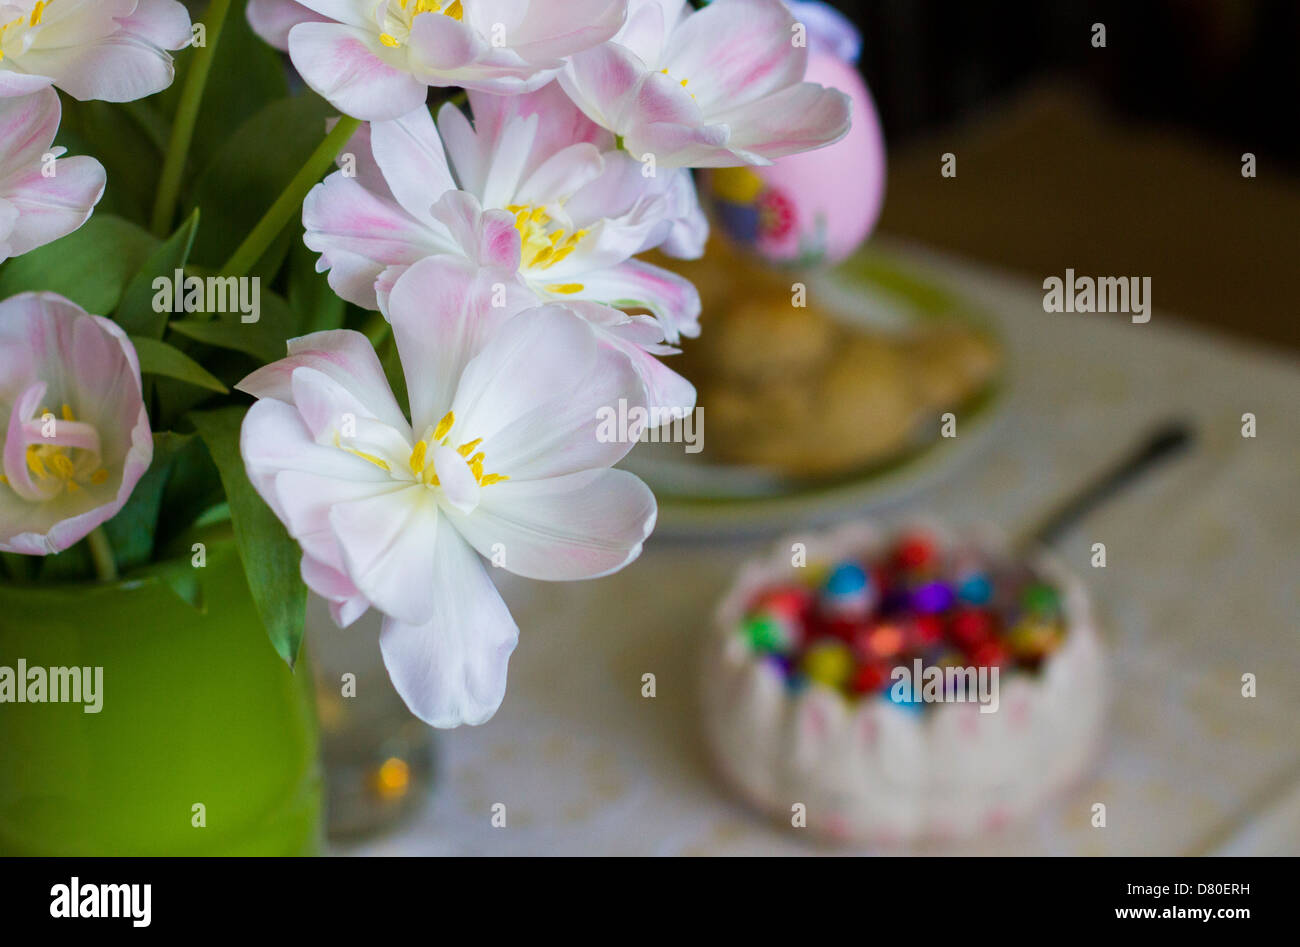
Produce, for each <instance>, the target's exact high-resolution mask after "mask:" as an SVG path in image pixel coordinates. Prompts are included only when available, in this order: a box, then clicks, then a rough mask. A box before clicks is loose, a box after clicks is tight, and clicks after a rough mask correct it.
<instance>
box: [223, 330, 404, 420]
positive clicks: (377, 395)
mask: <svg viewBox="0 0 1300 947" xmlns="http://www.w3.org/2000/svg"><path fill="white" fill-rule="evenodd" d="M288 347H289V354H288V356H287V357H286V358H283V359H281V360H280V361H278V362H272V363H271V364H270V365H266V366H264V367H262V368H259V369H258V370H257V371H255V372H253V374H251V375H249V376H248V377H247V378H245V379H244V380H243V381H241V382H240V383H239V384H238V385H237V386H236V387H237V388H238V389H239V390H240V391H246V392H248V393H249V394H250V395H252V396H253V397H254V398H274V399H276V400H277V401H283V402H286V403H288V404H293V373H294V371H295V370H296V369H298V368H314V369H315V370H317V371H319V372H321V373H323V374H325V375H328V376H329V377H330V378H332V379H334V380H335V381H336V382H338V383H339V384H340V385H342V386H343V387H344V388H347V389H348V390H349V391H351V392H353V393H354V394H355V395H356V396H357V399H358V401H360V402H361V403H362V404H364V405H365V406H366V409H367V411H368V412H369V414H370V415H371V416H373V417H376V418H379V419H380V420H382V421H383V422H384V423H385V424H388V425H391V426H392V427H393V428H395V429H396V430H399V431H402V430H405V431H407V432H408V433H409V431H410V426H409V425H408V424H407V423H406V417H405V415H403V414H402V409H401V408H399V407H398V406H397V401H396V400H395V399H394V398H393V392H392V390H391V389H390V388H389V387H388V379H387V378H386V377H385V376H384V368H383V366H382V365H380V364H379V356H377V355H375V350H374V348H373V347H371V345H370V342H369V340H367V339H366V337H365V336H364V335H362V334H361V333H360V332H352V331H349V330H347V329H335V330H330V331H326V332H313V333H312V334H311V335H304V336H300V337H299V338H296V339H290V340H289V346H288Z"/></svg>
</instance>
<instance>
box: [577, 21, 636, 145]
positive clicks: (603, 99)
mask: <svg viewBox="0 0 1300 947" xmlns="http://www.w3.org/2000/svg"><path fill="white" fill-rule="evenodd" d="M648 74H649V67H648V66H647V64H646V63H645V62H644V61H643V60H642V59H641V58H640V57H639V56H637V54H636V53H634V52H632V50H630V49H628V48H627V47H625V46H623V45H621V44H619V43H605V44H603V45H601V46H596V47H594V48H592V49H589V50H587V51H586V52H583V53H579V54H578V55H576V56H574V57H573V58H572V59H570V60H569V62H568V64H567V65H566V67H565V69H564V71H563V72H561V73H560V76H559V82H560V85H561V86H562V87H563V88H564V91H565V93H566V94H568V96H569V97H570V98H571V99H573V102H574V104H575V105H577V106H578V108H580V109H582V111H583V112H584V113H585V114H586V115H587V117H588V118H590V119H591V120H592V121H593V122H595V123H596V124H597V125H599V126H601V127H602V128H607V129H609V130H610V131H611V132H614V133H615V134H620V132H619V129H624V130H626V129H628V128H630V127H631V123H632V121H633V119H634V117H635V116H634V111H633V106H634V104H635V101H636V96H637V93H638V92H639V91H640V89H641V86H642V85H643V84H644V82H645V80H646V77H647V75H648Z"/></svg>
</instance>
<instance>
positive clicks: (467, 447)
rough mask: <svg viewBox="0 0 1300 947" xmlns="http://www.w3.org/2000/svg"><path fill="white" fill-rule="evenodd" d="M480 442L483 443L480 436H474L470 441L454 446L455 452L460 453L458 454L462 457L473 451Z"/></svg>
mask: <svg viewBox="0 0 1300 947" xmlns="http://www.w3.org/2000/svg"><path fill="white" fill-rule="evenodd" d="M482 443H483V438H481V437H478V438H475V439H474V440H472V441H470V442H469V443H468V444H461V445H460V447H458V448H456V453H458V454H460V456H462V457H468V456H469V455H470V454H471V453H473V451H474V448H476V447H478V446H479V445H480V444H482Z"/></svg>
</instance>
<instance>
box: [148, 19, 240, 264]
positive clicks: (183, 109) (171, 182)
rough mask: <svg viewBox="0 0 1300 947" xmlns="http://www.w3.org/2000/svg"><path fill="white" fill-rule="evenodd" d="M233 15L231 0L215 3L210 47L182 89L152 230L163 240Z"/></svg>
mask: <svg viewBox="0 0 1300 947" xmlns="http://www.w3.org/2000/svg"><path fill="white" fill-rule="evenodd" d="M229 12H230V0H212V4H211V5H210V6H209V7H208V15H207V23H206V24H205V25H206V27H207V40H206V45H204V46H201V47H200V48H199V50H198V52H197V53H195V54H194V61H193V62H191V63H190V71H189V74H188V75H187V76H186V77H185V88H184V89H182V90H181V101H180V105H179V106H177V108H176V118H175V120H174V121H173V122H172V133H171V139H170V140H169V141H168V142H167V154H166V156H165V158H164V160H163V168H162V176H161V177H160V178H159V179H158V194H157V196H156V197H155V198H154V205H153V220H152V225H151V229H152V230H153V232H154V236H156V237H158V238H159V239H161V238H163V237H166V236H167V235H168V234H170V233H171V232H172V220H173V219H174V218H175V216H176V201H177V198H179V197H180V193H181V180H182V179H183V178H184V177H185V162H186V160H187V159H188V157H189V153H190V142H191V141H192V140H193V139H194V125H195V123H196V122H197V121H198V118H199V106H200V105H202V104H203V90H204V88H205V87H206V86H207V84H208V73H209V72H211V71H212V60H213V58H215V56H216V54H217V43H218V41H219V40H220V39H221V30H222V27H224V26H225V25H226V14H227V13H229Z"/></svg>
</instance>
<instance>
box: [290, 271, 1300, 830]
mask: <svg viewBox="0 0 1300 947" xmlns="http://www.w3.org/2000/svg"><path fill="white" fill-rule="evenodd" d="M915 258H916V259H917V261H918V262H919V263H920V264H921V265H923V266H924V267H925V268H927V269H928V270H929V271H931V272H932V273H933V275H934V276H935V277H936V278H938V279H941V280H943V281H945V282H946V283H948V284H950V285H952V286H953V287H954V288H957V289H959V290H961V291H962V292H964V293H966V294H968V295H969V296H970V298H971V299H972V300H973V301H975V302H977V303H980V304H982V305H983V306H985V307H987V308H988V310H989V311H991V312H992V313H994V314H996V317H997V319H998V321H999V323H1000V325H1001V327H1002V330H1003V332H1004V335H1005V338H1006V340H1007V343H1008V345H1009V347H1010V349H1011V352H1010V356H1011V360H1012V362H1011V370H1012V380H1011V390H1010V392H1009V394H1008V397H1007V401H1006V405H1005V408H1004V410H1003V412H1002V416H1001V418H1000V420H999V421H998V423H997V427H996V429H995V430H994V431H993V432H992V433H991V435H989V437H988V441H987V443H986V444H985V445H984V447H983V448H982V449H981V450H979V451H976V452H974V453H973V454H970V455H968V456H966V457H964V458H963V459H962V460H961V462H960V464H959V465H958V466H956V467H954V468H953V469H950V470H949V471H947V475H946V476H945V477H944V478H942V480H941V482H940V483H939V484H938V485H937V486H932V487H929V488H926V489H924V490H922V491H921V492H919V493H917V494H914V495H913V496H911V497H909V498H908V499H907V501H906V502H905V503H896V504H894V505H893V506H892V507H890V508H888V509H885V510H882V511H879V512H880V513H881V515H882V516H883V517H885V518H893V517H897V516H899V515H904V514H908V515H910V514H912V513H915V512H917V511H926V512H932V513H935V514H938V515H941V516H950V517H952V518H954V519H955V520H957V521H959V522H960V521H969V520H975V519H989V520H992V521H994V522H997V523H1001V524H1004V525H1007V526H1008V527H1015V526H1017V525H1020V524H1022V523H1024V522H1025V521H1026V518H1027V517H1029V516H1032V514H1034V513H1036V512H1039V511H1041V510H1042V509H1043V508H1044V507H1045V506H1047V505H1049V504H1050V503H1051V501H1052V500H1053V499H1055V498H1056V497H1057V496H1058V495H1059V494H1060V493H1061V492H1062V491H1065V490H1067V489H1069V487H1070V486H1072V485H1075V484H1078V483H1079V482H1080V481H1081V480H1082V479H1085V478H1086V477H1087V476H1088V473H1089V472H1090V471H1093V470H1095V469H1098V468H1099V467H1101V466H1103V465H1105V464H1106V463H1107V462H1108V461H1110V460H1112V459H1114V458H1115V456H1116V455H1117V454H1118V453H1120V452H1122V451H1123V450H1124V449H1125V448H1126V447H1127V446H1128V445H1129V444H1130V442H1131V441H1132V440H1133V439H1135V438H1137V437H1138V436H1140V435H1141V434H1142V433H1143V432H1144V431H1145V430H1146V429H1147V428H1148V427H1149V425H1150V424H1151V423H1152V422H1155V421H1157V420H1160V419H1163V418H1165V417H1167V416H1171V415H1176V416H1181V417H1186V418H1189V419H1192V420H1193V421H1194V422H1195V423H1196V424H1197V426H1198V433H1199V441H1198V445H1197V447H1196V449H1195V451H1194V452H1193V453H1192V454H1191V455H1189V456H1187V457H1186V458H1184V459H1182V460H1180V461H1178V462H1176V463H1174V464H1171V465H1169V466H1167V467H1164V468H1162V469H1161V470H1159V471H1158V472H1157V473H1154V474H1152V475H1150V476H1149V477H1148V478H1147V479H1145V480H1143V481H1142V482H1141V483H1139V484H1138V485H1137V486H1135V487H1134V488H1133V489H1131V490H1130V491H1129V492H1127V493H1125V494H1123V495H1122V496H1120V497H1118V498H1116V499H1115V500H1114V501H1113V502H1111V503H1110V504H1108V505H1106V506H1104V507H1103V508H1101V509H1099V510H1098V511H1097V512H1096V513H1095V514H1094V515H1093V516H1092V517H1090V518H1089V519H1088V520H1087V521H1086V522H1085V523H1084V525H1082V526H1081V527H1080V528H1079V529H1078V530H1076V531H1075V532H1074V533H1073V534H1072V535H1071V536H1069V537H1068V538H1067V539H1066V540H1064V541H1063V542H1062V543H1061V546H1060V553H1061V555H1062V557H1063V558H1064V559H1065V560H1066V561H1067V562H1068V563H1070V564H1071V565H1072V566H1073V567H1074V568H1075V569H1076V570H1077V571H1078V572H1079V573H1080V574H1081V575H1082V576H1083V577H1084V578H1085V580H1087V581H1088V582H1089V583H1090V587H1091V589H1092V591H1093V594H1094V597H1095V599H1096V603H1097V606H1098V612H1099V614H1100V616H1101V619H1102V622H1103V625H1104V631H1105V635H1106V637H1107V640H1108V643H1109V645H1110V648H1111V657H1112V662H1113V674H1114V680H1115V685H1116V686H1115V688H1114V696H1113V706H1112V710H1111V716H1110V720H1109V724H1108V737H1107V740H1106V743H1105V748H1104V751H1103V753H1102V755H1101V757H1100V758H1099V759H1098V760H1097V762H1096V764H1095V766H1094V768H1093V770H1092V772H1091V774H1090V776H1089V777H1088V778H1087V779H1086V780H1085V781H1084V782H1083V783H1082V784H1081V785H1079V786H1078V787H1077V789H1075V790H1074V791H1073V792H1072V793H1071V794H1069V795H1068V796H1065V797H1063V798H1061V799H1060V800H1059V802H1058V803H1057V804H1056V805H1054V806H1052V807H1051V808H1049V809H1048V810H1047V811H1044V812H1042V813H1040V814H1038V815H1037V816H1036V817H1034V818H1032V819H1030V820H1028V821H1026V822H1023V823H1022V824H1020V825H1018V826H1014V827H1012V828H1009V829H1007V830H1004V831H1003V832H1001V833H999V834H996V835H991V836H986V837H984V838H981V839H980V840H978V841H977V842H974V843H966V844H963V845H962V846H960V847H959V848H953V849H934V850H935V851H948V850H951V851H958V852H971V853H995V854H997V853H1033V854H1038V853H1045V854H1084V855H1107V854H1198V853H1232V854H1297V853H1300V739H1298V738H1297V737H1298V732H1300V726H1298V724H1300V639H1298V638H1297V633H1298V631H1300V584H1298V583H1297V581H1296V580H1297V576H1300V410H1298V408H1300V370H1298V369H1300V365H1297V363H1295V362H1294V361H1290V360H1288V359H1283V358H1281V357H1278V356H1276V355H1274V354H1270V353H1267V352H1264V351H1260V350H1257V349H1252V348H1248V347H1246V346H1244V345H1242V344H1239V343H1236V342H1234V341H1232V340H1229V339H1225V338H1221V337H1216V336H1211V335H1206V334H1202V333H1199V332H1196V331H1192V330H1189V329H1187V328H1185V327H1183V326H1181V325H1179V324H1178V323H1177V322H1176V321H1175V320H1173V319H1170V318H1167V316H1166V315H1165V314H1163V313H1162V312H1161V311H1160V308H1159V300H1160V287H1159V286H1158V285H1156V286H1153V296H1154V299H1155V304H1156V307H1155V313H1154V315H1153V317H1152V319H1151V321H1150V322H1149V323H1148V324H1145V325H1134V324H1131V323H1130V322H1128V321H1127V320H1126V319H1124V318H1123V317H1117V316H1111V315H1107V316H1102V315H1080V314H1048V313H1045V312H1044V311H1043V308H1042V290H1041V289H1040V288H1039V287H1037V286H1034V285H1030V284H1026V283H1025V282H1023V281H1013V280H1010V279H1007V278H1005V277H1003V276H1002V275H1000V274H997V273H995V272H991V271H989V270H986V269H983V268H975V267H971V266H968V265H964V264H962V263H959V262H957V261H954V260H951V259H946V258H941V257H938V256H936V255H933V254H929V253H925V252H922V251H919V250H918V251H916V252H915ZM1247 412H1249V413H1252V414H1254V415H1255V417H1256V419H1257V425H1258V434H1257V436H1256V437H1254V438H1253V439H1252V438H1245V437H1243V436H1242V415H1243V414H1244V413H1247ZM959 436H960V431H959ZM706 437H707V427H706ZM855 512H856V511H852V510H846V511H845V516H846V517H847V516H850V515H853V514H854V513H855ZM1093 542H1104V543H1105V544H1106V547H1107V560H1108V564H1107V566H1106V568H1102V569H1093V568H1091V567H1090V565H1089V551H1090V547H1091V544H1092V543H1093ZM755 548H756V547H755V546H754V545H753V544H741V543H735V542H717V543H699V542H694V543H680V542H670V541H666V540H663V539H657V540H653V539H652V541H651V542H650V543H649V544H648V546H647V548H646V551H645V554H644V555H643V556H642V558H641V559H640V560H639V561H638V562H636V563H635V564H634V565H633V566H632V567H630V568H628V569H626V570H625V571H624V572H622V573H621V574H619V575H616V576H612V577H610V578H606V579H601V580H598V581H595V582H588V583H571V584H549V583H530V582H526V581H523V580H518V579H514V578H513V577H507V578H506V580H505V581H503V582H502V591H503V593H504V595H505V597H506V599H507V601H508V602H509V604H510V606H511V608H512V610H513V612H514V615H515V617H516V619H517V620H518V622H519V625H520V627H521V629H522V635H521V640H520V644H519V649H518V651H517V652H516V653H515V656H514V658H513V660H512V661H511V665H510V689H509V692H508V694H507V696H506V700H505V703H504V705H503V706H502V708H501V710H500V712H499V713H498V714H497V715H496V717H495V718H494V719H493V720H492V721H490V722H489V723H488V724H486V725H484V726H482V727H477V728H464V729H461V730H457V731H453V732H447V733H438V734H437V735H436V737H435V739H436V742H437V750H438V760H439V766H440V770H441V771H440V775H439V779H438V782H437V784H436V786H435V787H434V790H433V792H432V794H431V798H430V800H429V801H428V804H427V805H426V806H425V808H424V810H423V811H422V812H421V813H420V814H419V815H418V816H416V817H415V819H414V820H413V821H412V822H409V823H407V824H406V825H405V826H404V827H403V828H401V829H400V830H398V831H397V832H395V833H393V834H390V835H388V836H386V837H383V838H380V839H377V840H372V841H370V842H367V843H365V844H363V845H360V846H354V847H351V848H348V849H345V850H344V851H346V852H348V853H356V854H529V853H531V854H542V853H546V854H588V853H591V854H656V855H676V854H810V853H817V852H824V851H827V849H825V848H823V847H820V846H818V845H817V844H816V843H815V842H813V841H812V840H811V839H810V837H809V836H808V835H807V834H806V833H805V832H804V830H801V829H796V828H792V827H789V826H783V825H779V824H776V825H774V824H772V823H769V822H767V821H765V820H764V819H762V818H761V817H759V816H756V815H755V814H753V813H752V812H751V811H749V810H748V809H747V808H746V807H745V806H744V805H742V804H741V803H739V802H738V801H736V800H734V799H733V798H732V797H731V796H730V795H729V794H728V792H727V790H726V789H725V788H724V787H723V786H722V785H721V784H720V782H719V781H718V780H717V778H716V777H715V775H714V773H713V771H712V768H711V765H710V762H709V759H708V755H707V752H706V749H705V747H704V744H703V741H702V738H701V732H700V727H699V722H698V719H697V709H696V708H697V698H696V686H697V681H698V676H699V675H698V674H697V671H696V662H697V657H698V648H699V645H700V642H701V636H702V634H703V632H704V630H705V627H706V623H707V621H708V615H709V614H710V612H711V610H712V607H713V604H714V603H715V601H716V599H717V597H718V596H719V594H720V593H721V591H722V589H723V588H724V586H725V585H726V583H727V582H728V580H729V578H730V576H731V574H732V572H733V571H734V569H735V568H736V566H737V565H738V564H739V563H740V562H741V561H742V560H743V559H744V558H746V557H747V556H749V555H752V554H753V552H754V551H755ZM353 633H361V634H366V633H368V632H367V631H366V630H361V629H353V630H351V631H349V632H338V631H337V630H334V629H325V628H313V629H312V635H313V636H320V635H330V634H353ZM646 672H653V673H654V674H655V675H656V682H657V696H656V697H654V698H653V699H647V698H643V697H642V696H641V679H642V675H643V674H644V673H646ZM1245 673H1253V674H1255V675H1256V676H1257V680H1258V694H1257V696H1255V697H1253V698H1249V697H1243V696H1242V693H1241V689H1242V683H1241V678H1242V675H1243V674H1245ZM1096 802H1102V803H1105V805H1106V810H1107V825H1106V827H1104V828H1094V827H1092V824H1091V815H1092V806H1093V804H1094V803H1096ZM496 803H503V804H504V805H505V807H506V810H505V811H506V826H505V827H504V828H498V827H494V826H493V824H492V812H493V807H494V805H495V804H496Z"/></svg>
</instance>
